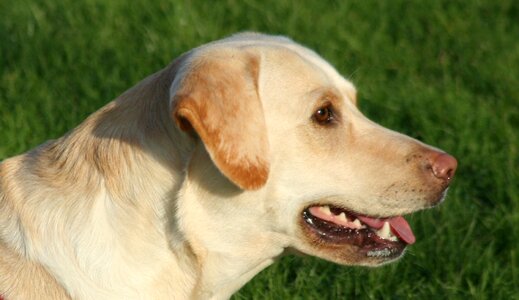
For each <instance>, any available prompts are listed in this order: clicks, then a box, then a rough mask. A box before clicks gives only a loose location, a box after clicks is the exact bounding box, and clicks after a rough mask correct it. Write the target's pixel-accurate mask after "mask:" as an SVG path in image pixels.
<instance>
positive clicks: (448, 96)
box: [0, 0, 519, 299]
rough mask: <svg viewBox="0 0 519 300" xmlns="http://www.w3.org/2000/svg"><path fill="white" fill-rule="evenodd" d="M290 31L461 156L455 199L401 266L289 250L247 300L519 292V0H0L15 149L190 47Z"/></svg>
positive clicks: (399, 120)
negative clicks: (248, 33)
mask: <svg viewBox="0 0 519 300" xmlns="http://www.w3.org/2000/svg"><path fill="white" fill-rule="evenodd" d="M244 30H255V31H262V32H266V33H275V34H283V35H288V36H290V37H292V38H293V39H295V40H296V41H298V42H300V43H303V44H305V45H307V46H309V47H311V48H313V49H315V50H316V51H317V52H318V53H320V54H321V55H322V56H323V57H325V58H326V59H327V60H329V61H330V62H331V63H332V64H333V65H335V66H336V67H337V69H338V70H339V71H340V72H341V73H342V74H343V75H345V76H346V77H348V78H350V79H351V80H352V81H353V82H354V83H355V84H356V85H357V87H358V89H359V91H360V107H361V109H362V110H363V111H364V112H365V113H366V115H368V116H369V117H370V118H372V119H373V120H375V121H377V122H379V123H381V124H383V125H385V126H387V127H390V128H392V129H395V130H398V131H401V132H404V133H406V134H409V135H411V136H414V137H417V138H419V139H421V140H423V141H424V142H427V143H430V144H433V145H437V146H438V147H441V148H443V149H444V150H446V151H449V152H450V153H452V154H454V155H455V156H456V157H457V158H458V160H459V170H458V172H457V177H456V179H455V180H454V182H453V184H452V187H451V189H450V194H449V197H448V199H447V201H446V202H445V203H444V204H443V205H442V206H441V207H439V208H435V209H433V210H428V211H425V212H421V213H417V214H415V215H413V216H411V217H410V218H409V221H410V223H411V225H412V227H413V228H414V231H415V233H416V236H417V238H418V241H417V243H416V244H415V245H413V246H412V247H411V248H410V249H409V251H408V254H407V255H406V256H405V258H403V259H402V260H400V261H399V262H398V263H396V264H392V265H388V266H384V267H382V268H378V269H366V268H359V267H357V268H348V267H340V266H337V265H333V264H331V263H328V262H324V261H321V260H318V259H316V258H309V257H293V256H292V257H290V256H289V257H285V258H283V259H281V261H279V262H278V263H276V264H274V265H273V266H271V267H269V268H268V269H266V270H265V271H263V272H262V273H260V274H259V275H258V276H257V277H255V278H254V280H252V281H251V282H250V283H249V284H247V285H246V286H245V287H244V288H243V289H242V290H240V291H239V292H238V293H237V294H236V295H235V296H234V299H345V298H355V299H433V298H434V299H519V250H518V249H519V247H518V246H519V188H518V185H519V171H518V169H519V155H518V147H519V139H518V135H519V1H517V0H500V1H497V0H474V1H452V0H441V1H403V0H395V1H376V0H363V1H295V0H294V1H281V0H278V1H274V0H259V1H253V0H245V1H235V0H227V1H165V0H157V1H150V0H135V1H126V0H110V1H108V0H84V1H77V0H45V1H39V0H30V1H29V0H16V1H14V0H0V160H1V159H4V158H7V157H9V156H12V155H15V154H18V153H21V152H24V151H26V150H28V149H30V148H32V147H34V146H36V145H38V144H40V143H42V142H43V141H45V140H47V139H50V138H55V137H58V136H60V135H62V134H63V133H65V132H66V131H67V130H69V129H71V128H73V127H74V126H75V125H77V124H78V123H80V122H81V121H82V120H83V119H84V118H85V117H86V116H87V115H89V114H90V113H92V112H93V111H95V110H96V109H98V108H99V107H101V106H102V105H104V104H105V103H107V102H108V101H110V100H111V99H113V98H114V97H116V96H117V95H119V94H121V93H122V92H123V91H124V90H126V89H127V88H129V87H131V86H132V85H133V84H135V83H136V82H137V81H139V80H140V79H142V78H144V77H145V76H147V75H148V74H150V73H152V72H154V71H156V70H158V69H160V68H162V67H163V66H165V65H166V64H168V63H169V62H170V61H171V60H172V59H173V58H175V57H176V56H178V55H179V54H180V53H182V52H184V51H187V50H189V49H190V48H192V47H195V46H197V45H200V44H202V43H205V42H208V41H211V40H214V39H218V38H221V37H224V36H226V35H229V34H231V33H234V32H238V31H244Z"/></svg>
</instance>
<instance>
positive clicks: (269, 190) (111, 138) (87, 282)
mask: <svg viewBox="0 0 519 300" xmlns="http://www.w3.org/2000/svg"><path fill="white" fill-rule="evenodd" d="M324 102H330V103H332V104H333V105H334V106H335V107H336V109H337V110H339V113H340V121H341V122H340V124H338V125H337V126H336V127H335V128H322V127H320V126H319V125H317V124H316V123H315V122H313V121H312V118H311V117H312V115H313V113H314V111H315V110H316V109H318V108H319V107H320V105H323V104H324ZM434 151H436V150H435V149H433V148H430V147H428V146H426V145H423V144H421V143H419V142H417V141H415V140H413V139H411V138H408V137H405V136H403V135H400V134H397V133H395V132H392V131H389V130H387V129H384V128H382V127H380V126H378V125H376V124H374V123H372V122H371V121H369V120H368V119H366V118H365V117H364V116H363V115H362V114H361V113H360V112H359V111H358V110H357V107H356V91H355V89H354V87H353V85H352V84H351V83H350V82H348V81H347V80H345V79H344V78H343V77H341V76H340V75H339V74H338V73H337V72H336V71H335V70H334V69H333V67H331V66H330V65H329V64H328V63H326V62H325V61H324V60H323V59H322V58H320V57H319V56H318V55H316V54H315V53H314V52H312V51H310V50H308V49H306V48H304V47H302V46H300V45H298V44H296V43H294V42H292V41H291V40H289V39H287V38H283V37H272V36H266V35H258V34H240V35H236V36H232V37H230V38H227V39H224V40H221V41H217V42H214V43H211V44H207V45H204V46H202V47H199V48H196V49H194V50H192V51H190V52H188V53H186V54H184V55H183V56H181V57H180V58H178V59H177V60H175V61H174V62H173V63H172V64H171V65H170V66H168V67H166V68H165V69H163V70H161V71H159V72H157V73H156V74H154V75H151V76H150V77H148V78H146V79H144V80H143V81H142V82H140V83H139V84H138V85H136V86H135V87H133V88H132V89H130V90H128V91H127V92H125V93H124V94H123V95H121V96H120V97H119V98H117V99H115V100H114V101H113V102H111V103H109V104H108V105H107V106H105V107H104V108H102V109H101V110H99V111H98V112H95V113H94V114H92V115H91V116H90V117H89V118H88V119H87V120H85V121H84V122H83V123H82V124H81V125H79V126H78V127H77V128H76V129H74V130H73V131H71V132H70V133H69V134H67V135H65V136H64V137H61V138H59V139H56V140H52V141H49V142H47V143H45V144H43V145H41V146H39V147H38V148H36V149H34V150H31V151H29V152H27V153H25V154H22V155H19V156H16V157H13V158H10V159H6V160H5V161H3V162H2V163H1V164H0V295H3V296H4V297H5V298H6V299H8V300H10V299H67V298H73V299H97V300H99V299H225V298H228V297H230V295H232V293H234V292H235V291H237V290H238V289H239V288H240V287H242V286H243V285H244V284H245V283H246V282H247V281H249V280H250V279H251V278H252V277H253V276H254V275H256V274H257V273H258V272H260V271H261V270H262V269H264V268H266V267H267V266H268V265H270V264H271V263H272V262H274V260H275V259H276V257H278V256H279V255H281V254H283V253H284V252H285V251H286V250H287V249H290V248H294V249H297V250H298V251H300V252H303V253H307V254H310V255H315V256H319V257H322V258H325V259H328V260H331V261H334V262H337V263H341V264H349V265H357V264H360V265H376V264H380V263H383V262H385V261H381V260H380V259H379V260H376V259H368V258H366V257H361V256H359V255H358V254H357V253H356V252H355V251H356V250H355V249H354V248H353V247H345V249H343V250H341V251H337V250H333V249H324V248H322V247H320V246H319V245H316V244H314V243H312V242H311V241H310V240H309V239H307V238H306V237H305V235H304V231H303V230H302V229H301V226H300V218H301V211H302V210H303V209H304V208H305V207H307V206H309V205H311V204H313V203H325V202H326V203H332V204H333V203H335V204H338V205H341V206H345V207H349V208H351V209H352V210H355V211H357V212H360V213H364V214H369V215H375V216H394V215H401V214H405V213H410V212H413V211H416V210H418V209H422V208H425V207H428V206H431V205H432V204H434V203H433V202H435V201H436V200H435V199H436V198H437V196H438V194H439V193H443V189H441V188H440V187H439V184H438V183H434V184H432V183H431V182H430V181H429V179H427V178H426V176H423V175H422V174H421V173H420V171H418V168H416V165H418V164H420V163H421V162H420V157H422V156H424V155H427V153H429V152H434ZM395 191H396V192H398V193H395ZM339 252H340V253H339Z"/></svg>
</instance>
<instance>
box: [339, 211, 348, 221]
mask: <svg viewBox="0 0 519 300" xmlns="http://www.w3.org/2000/svg"><path fill="white" fill-rule="evenodd" d="M339 220H341V221H344V222H348V218H346V214H345V213H344V212H341V213H340V214H339Z"/></svg>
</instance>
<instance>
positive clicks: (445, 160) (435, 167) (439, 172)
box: [431, 153, 458, 182]
mask: <svg viewBox="0 0 519 300" xmlns="http://www.w3.org/2000/svg"><path fill="white" fill-rule="evenodd" d="M457 166H458V162H457V161H456V159H455V158H454V157H452V156H451V155H449V154H447V153H442V154H440V155H438V156H436V158H434V161H433V162H432V166H431V167H432V172H433V174H434V176H435V177H436V178H439V179H443V180H445V181H447V182H449V181H451V179H452V177H454V173H456V167H457Z"/></svg>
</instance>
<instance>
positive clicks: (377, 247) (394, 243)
mask: <svg viewBox="0 0 519 300" xmlns="http://www.w3.org/2000/svg"><path fill="white" fill-rule="evenodd" d="M302 218H303V220H304V223H305V224H306V225H307V226H306V227H308V228H309V229H310V231H311V232H313V236H314V239H315V238H316V239H317V242H318V243H319V244H323V243H324V244H332V245H352V246H355V247H357V248H358V251H360V252H362V253H363V254H364V255H365V256H367V257H377V258H387V259H391V258H396V257H399V256H400V255H402V253H403V252H404V250H405V248H406V246H407V245H410V244H413V243H414V242H415V240H416V238H415V236H414V234H413V231H412V230H411V227H410V226H409V224H408V223H407V221H406V220H405V219H404V218H403V217H402V216H395V217H387V218H375V217H370V216H366V215H360V214H356V213H353V212H351V211H349V210H345V209H342V208H339V207H336V206H330V205H315V206H310V207H308V208H306V209H305V210H303V212H302Z"/></svg>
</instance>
